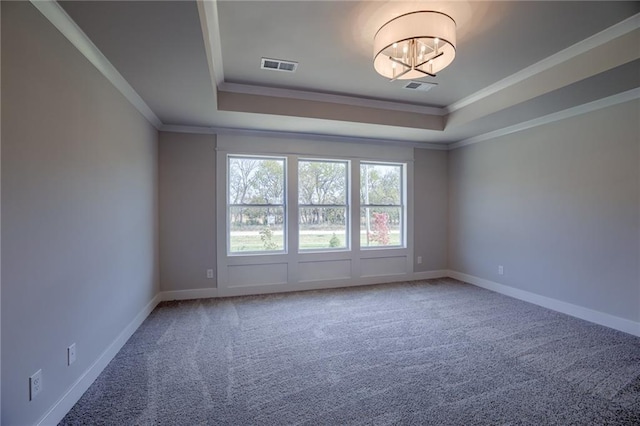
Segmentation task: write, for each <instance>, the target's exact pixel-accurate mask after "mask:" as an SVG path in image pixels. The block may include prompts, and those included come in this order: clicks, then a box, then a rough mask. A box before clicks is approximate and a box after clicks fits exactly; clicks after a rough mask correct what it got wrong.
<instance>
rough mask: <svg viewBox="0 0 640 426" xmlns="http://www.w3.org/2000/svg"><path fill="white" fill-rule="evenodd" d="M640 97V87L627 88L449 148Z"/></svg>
mask: <svg viewBox="0 0 640 426" xmlns="http://www.w3.org/2000/svg"><path fill="white" fill-rule="evenodd" d="M639 98H640V87H639V88H636V89H631V90H627V91H626V92H622V93H618V94H615V95H612V96H608V97H606V98H602V99H598V100H596V101H592V102H588V103H586V104H582V105H578V106H575V107H571V108H567V109H564V110H562V111H558V112H554V113H552V114H548V115H545V116H543V117H538V118H534V119H533V120H529V121H524V122H522V123H518V124H514V125H513V126H508V127H505V128H502V129H499V130H494V131H492V132H488V133H484V134H482V135H478V136H473V137H470V138H467V139H463V140H461V141H458V142H455V143H452V144H450V145H448V149H449V150H454V149H457V148H462V147H463V146H467V145H471V144H474V143H478V142H483V141H487V140H491V139H496V138H499V137H501V136H506V135H509V134H512V133H516V132H520V131H522V130H527V129H531V128H533V127H538V126H542V125H544V124H549V123H553V122H555V121H560V120H564V119H566V118H570V117H575V116H577V115H582V114H586V113H588V112H592V111H597V110H599V109H603V108H607V107H610V106H614V105H617V104H621V103H624V102H629V101H632V100H634V99H639Z"/></svg>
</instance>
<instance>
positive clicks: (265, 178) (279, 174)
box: [227, 156, 286, 254]
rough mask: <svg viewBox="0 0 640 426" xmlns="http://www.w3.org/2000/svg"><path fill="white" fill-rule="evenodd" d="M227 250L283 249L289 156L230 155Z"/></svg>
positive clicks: (236, 252)
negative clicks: (286, 157)
mask: <svg viewBox="0 0 640 426" xmlns="http://www.w3.org/2000/svg"><path fill="white" fill-rule="evenodd" d="M228 162H229V163H228V178H227V193H228V199H227V209H228V211H227V218H228V226H227V232H228V238H227V242H228V243H227V251H228V252H229V253H230V254H238V253H252V252H253V253H256V252H259V253H264V252H284V251H285V248H286V243H285V242H286V235H285V229H286V208H285V205H286V185H285V172H286V159H285V158H282V157H245V156H228Z"/></svg>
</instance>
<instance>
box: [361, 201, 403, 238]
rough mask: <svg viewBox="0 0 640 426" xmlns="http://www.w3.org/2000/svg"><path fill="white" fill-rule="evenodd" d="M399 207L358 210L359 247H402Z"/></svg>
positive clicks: (400, 211) (400, 210)
mask: <svg viewBox="0 0 640 426" xmlns="http://www.w3.org/2000/svg"><path fill="white" fill-rule="evenodd" d="M402 220H403V218H402V208H401V207H363V208H361V209H360V246H362V247H379V246H404V241H403V237H402Z"/></svg>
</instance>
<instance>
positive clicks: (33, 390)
mask: <svg viewBox="0 0 640 426" xmlns="http://www.w3.org/2000/svg"><path fill="white" fill-rule="evenodd" d="M40 392H42V370H41V369H40V370H38V371H36V372H35V373H33V375H32V376H31V377H29V401H33V399H34V398H35V397H36V395H38V394H39V393H40Z"/></svg>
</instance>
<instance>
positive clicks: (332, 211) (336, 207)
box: [298, 160, 349, 250]
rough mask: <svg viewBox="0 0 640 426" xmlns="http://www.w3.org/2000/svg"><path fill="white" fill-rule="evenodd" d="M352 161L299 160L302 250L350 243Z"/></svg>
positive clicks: (299, 226)
mask: <svg viewBox="0 0 640 426" xmlns="http://www.w3.org/2000/svg"><path fill="white" fill-rule="evenodd" d="M348 166H349V162H348V161H337V160H300V161H298V224H299V225H298V235H299V238H298V241H299V246H300V250H340V249H342V250H344V249H347V248H348V247H349V231H348V228H349V227H348V223H349V208H348V204H349V203H348V196H349V185H348V170H349V167H348Z"/></svg>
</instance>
